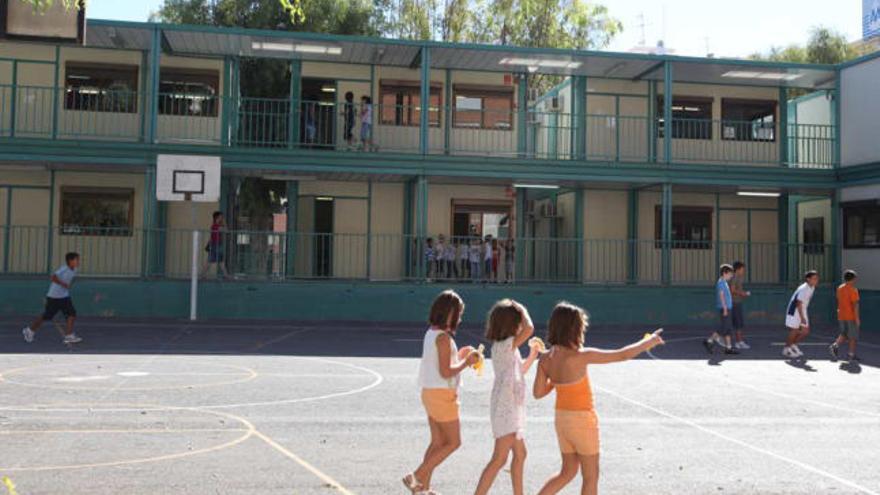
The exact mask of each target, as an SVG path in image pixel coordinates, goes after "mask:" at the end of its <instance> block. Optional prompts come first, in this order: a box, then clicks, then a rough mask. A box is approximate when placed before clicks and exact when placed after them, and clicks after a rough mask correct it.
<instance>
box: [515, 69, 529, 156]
mask: <svg viewBox="0 0 880 495" xmlns="http://www.w3.org/2000/svg"><path fill="white" fill-rule="evenodd" d="M516 117H517V118H516V125H517V128H516V151H517V154H518V155H519V157H520V158H525V157H526V155H527V154H528V151H529V134H528V132H529V124H528V122H529V76H528V75H526V74H520V75H519V80H518V84H517V85H516Z"/></svg>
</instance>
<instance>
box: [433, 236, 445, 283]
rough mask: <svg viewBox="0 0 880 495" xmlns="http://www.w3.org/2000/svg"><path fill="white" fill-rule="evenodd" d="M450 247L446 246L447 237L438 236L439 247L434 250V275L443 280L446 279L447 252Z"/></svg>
mask: <svg viewBox="0 0 880 495" xmlns="http://www.w3.org/2000/svg"><path fill="white" fill-rule="evenodd" d="M448 250H449V246H447V245H446V236H445V235H443V234H440V235H438V236H437V247H435V248H434V273H435V274H436V275H435V276H436V277H437V278H438V279H440V280H442V279H444V278H446V251H448Z"/></svg>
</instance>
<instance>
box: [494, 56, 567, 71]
mask: <svg viewBox="0 0 880 495" xmlns="http://www.w3.org/2000/svg"><path fill="white" fill-rule="evenodd" d="M498 63H499V64H501V65H522V66H526V67H528V68H529V70H530V71H532V72H534V71H533V70H532V68H534V69H535V70H537V69H538V68H539V67H547V68H550V69H577V68H578V67H580V66H581V63H580V62H573V61H570V60H557V59H540V58H522V57H504V58H502V59H501V60H499V61H498Z"/></svg>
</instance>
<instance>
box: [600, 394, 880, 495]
mask: <svg viewBox="0 0 880 495" xmlns="http://www.w3.org/2000/svg"><path fill="white" fill-rule="evenodd" d="M596 388H597V389H599V390H601V391H602V392H604V393H606V394H608V395H611V396H614V397H616V398H618V399H620V400H622V401H625V402H629V403H630V404H633V405H635V406H639V407H641V408H643V409H647V410H649V411H651V412H653V413H655V414H658V415H660V416H664V417H666V418H669V419H672V420H674V421H677V422H679V423H682V424H685V425H687V426H690V427H691V428H694V429H697V430H699V431H702V432H703V433H706V434H708V435H712V436H714V437H717V438H720V439H722V440H725V441H727V442H730V443H733V444H735V445H739V446H740V447H743V448H746V449H749V450H752V451H754V452H757V453H759V454H764V455H766V456H769V457H772V458H774V459H777V460H780V461H783V462H786V463H788V464H791V465H793V466H797V467H799V468H801V469H804V470H806V471H809V472H811V473H814V474H818V475H820V476H824V477H825V478H828V479H830V480H832V481H836V482H837V483H840V484H842V485H845V486H848V487H850V488H852V489H855V490H858V491H860V492H862V493H866V494H868V495H880V492H876V491H874V490H871V489H870V488H867V487H864V486H862V485H859V484H858V483H855V482H853V481H850V480H847V479H845V478H841V477H840V476H837V475H834V474H832V473H829V472H828V471H825V470H822V469H819V468H817V467H814V466H811V465H809V464H806V463H803V462H801V461H798V460H796V459H792V458H790V457H786V456H784V455H781V454H777V453H776V452H773V451H771V450H767V449H764V448H762V447H758V446H756V445H752V444H750V443H748V442H744V441H742V440H740V439H738V438H734V437H731V436H729V435H725V434H724V433H721V432H719V431H715V430H713V429H711V428H706V427H705V426H703V425H701V424H699V423H696V422H694V421H691V420H689V419H687V418H683V417H681V416H677V415H675V414H672V413H669V412H666V411H664V410H662V409H659V408H657V407H654V406H652V405H650V404H645V403H644V402H640V401H638V400H635V399H631V398H629V397H626V396H624V395H621V394H619V393H617V392H614V391H611V390H609V389H607V388H605V387H596Z"/></svg>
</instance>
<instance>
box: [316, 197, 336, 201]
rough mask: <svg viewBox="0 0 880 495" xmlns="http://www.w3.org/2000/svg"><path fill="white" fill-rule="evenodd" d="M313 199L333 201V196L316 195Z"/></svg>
mask: <svg viewBox="0 0 880 495" xmlns="http://www.w3.org/2000/svg"><path fill="white" fill-rule="evenodd" d="M315 201H333V198H331V197H330V196H318V197H317V198H315Z"/></svg>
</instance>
